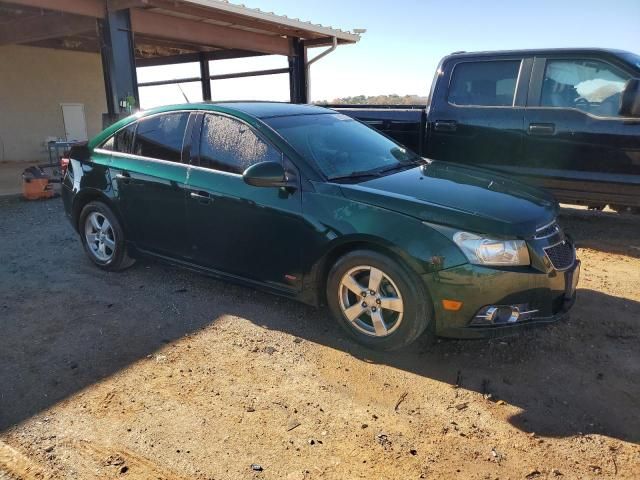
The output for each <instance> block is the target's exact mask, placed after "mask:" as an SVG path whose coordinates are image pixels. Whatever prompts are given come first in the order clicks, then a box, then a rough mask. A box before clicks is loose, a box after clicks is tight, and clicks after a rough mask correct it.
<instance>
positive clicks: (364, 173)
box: [329, 170, 380, 181]
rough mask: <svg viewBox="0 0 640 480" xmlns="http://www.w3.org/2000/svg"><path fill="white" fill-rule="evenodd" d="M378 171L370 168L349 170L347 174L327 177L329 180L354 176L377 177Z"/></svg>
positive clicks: (352, 177)
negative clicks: (355, 170)
mask: <svg viewBox="0 0 640 480" xmlns="http://www.w3.org/2000/svg"><path fill="white" fill-rule="evenodd" d="M379 176H380V173H379V172H376V171H372V170H361V171H358V172H351V173H349V174H347V175H336V176H335V177H329V180H330V181H334V180H352V179H354V178H366V177H379Z"/></svg>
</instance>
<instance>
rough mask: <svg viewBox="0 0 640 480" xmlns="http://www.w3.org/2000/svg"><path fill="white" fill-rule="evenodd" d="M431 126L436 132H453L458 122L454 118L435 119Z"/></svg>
mask: <svg viewBox="0 0 640 480" xmlns="http://www.w3.org/2000/svg"><path fill="white" fill-rule="evenodd" d="M433 128H434V129H435V130H437V131H438V132H455V131H456V130H457V129H458V122H456V121H455V120H436V121H435V122H434V124H433Z"/></svg>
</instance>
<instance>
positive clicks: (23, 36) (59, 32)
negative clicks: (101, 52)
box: [0, 14, 96, 45]
mask: <svg viewBox="0 0 640 480" xmlns="http://www.w3.org/2000/svg"><path fill="white" fill-rule="evenodd" d="M95 30H96V19H95V18H91V17H83V16H80V15H67V14H63V15H38V16H35V17H27V18H20V19H18V20H14V21H12V22H9V23H5V24H3V25H2V29H0V45H7V44H20V43H29V42H39V41H41V40H49V39H52V38H59V37H68V36H72V35H77V34H79V33H85V32H91V31H94V32H95Z"/></svg>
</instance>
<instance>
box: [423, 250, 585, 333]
mask: <svg viewBox="0 0 640 480" xmlns="http://www.w3.org/2000/svg"><path fill="white" fill-rule="evenodd" d="M579 275H580V261H579V260H575V262H574V264H573V265H572V266H571V268H569V269H568V270H565V271H557V270H551V271H549V272H547V273H544V272H540V271H535V270H533V269H531V268H523V269H512V270H501V269H492V268H487V267H481V266H478V265H471V264H466V265H461V266H459V267H454V268H450V269H447V270H441V271H439V272H434V273H430V274H426V275H424V281H425V283H426V285H427V288H428V289H429V292H430V293H431V296H432V299H433V304H434V309H435V321H436V324H435V330H436V334H437V335H439V336H442V337H452V338H487V337H495V336H502V335H509V334H511V333H514V332H515V331H516V330H520V329H523V328H527V327H534V326H540V325H547V324H550V323H554V322H557V321H558V320H560V319H562V318H563V317H565V316H566V314H567V312H568V311H569V309H570V308H571V307H572V306H573V304H574V302H575V297H576V287H577V283H578V279H579ZM443 299H452V300H458V301H461V302H462V307H461V308H460V309H459V310H458V311H450V310H445V308H444V307H443V305H442V300H443ZM519 304H526V305H528V306H529V308H530V309H531V310H536V313H535V314H534V315H532V316H529V317H528V318H527V319H525V320H519V321H517V322H514V323H502V324H496V325H483V326H475V325H471V322H472V320H473V318H474V317H475V315H476V313H477V312H478V311H479V310H480V309H482V308H483V307H486V306H489V305H519Z"/></svg>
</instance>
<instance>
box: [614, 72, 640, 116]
mask: <svg viewBox="0 0 640 480" xmlns="http://www.w3.org/2000/svg"><path fill="white" fill-rule="evenodd" d="M619 113H620V116H622V117H636V118H637V117H640V78H630V79H629V80H628V81H627V83H626V84H625V86H624V90H622V94H621V95H620V112H619Z"/></svg>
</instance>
